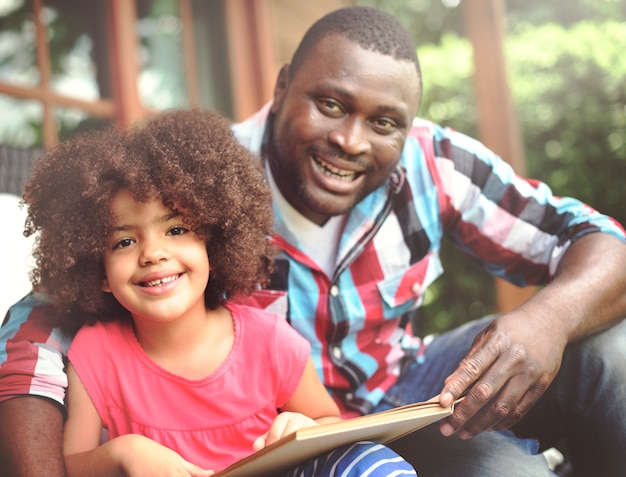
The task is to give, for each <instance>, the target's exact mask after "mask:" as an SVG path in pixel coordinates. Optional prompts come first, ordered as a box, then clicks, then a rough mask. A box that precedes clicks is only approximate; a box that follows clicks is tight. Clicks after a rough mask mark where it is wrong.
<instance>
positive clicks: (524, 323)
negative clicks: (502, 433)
mask: <svg viewBox="0 0 626 477" xmlns="http://www.w3.org/2000/svg"><path fill="white" fill-rule="evenodd" d="M553 326H554V325H553ZM566 344H567V337H566V336H565V335H564V333H563V331H562V330H558V329H552V328H551V327H550V320H548V319H546V317H545V316H537V315H535V316H532V314H531V316H529V314H528V313H523V312H521V311H520V310H516V311H513V312H511V313H508V314H505V315H502V316H500V317H498V318H497V319H496V320H494V321H493V322H492V323H491V324H490V325H489V326H488V327H487V328H485V330H483V331H482V332H481V333H479V334H478V336H477V337H476V339H475V340H474V344H473V346H472V348H471V349H470V351H469V353H468V354H467V356H466V357H465V359H464V360H463V361H462V362H461V363H460V364H459V367H458V368H457V370H456V371H455V372H454V373H452V374H451V375H450V376H449V377H448V378H447V379H446V381H445V385H444V388H443V390H442V392H441V395H440V402H441V404H442V405H443V406H449V405H450V404H451V403H452V402H453V401H454V400H456V399H458V398H459V397H461V396H462V395H463V394H464V393H465V392H466V391H467V395H466V396H465V399H464V400H463V401H462V402H461V403H459V404H458V405H457V406H456V408H455V410H454V413H453V414H452V416H450V417H449V418H448V419H446V421H444V423H443V424H442V425H441V432H442V433H443V434H444V435H446V436H448V435H451V434H453V433H454V432H458V433H459V436H460V437H461V438H464V439H467V438H470V437H472V436H475V435H477V434H479V433H480V432H483V431H485V430H502V429H507V428H509V427H511V426H512V425H513V424H515V423H516V422H517V421H519V420H520V419H521V418H522V417H523V416H524V415H525V414H526V413H527V412H528V411H529V410H530V409H531V408H532V407H533V405H534V404H535V403H536V402H537V400H538V399H539V397H540V396H541V395H542V394H543V393H544V392H545V390H546V389H547V388H548V386H549V385H550V383H551V382H552V380H553V379H554V377H555V376H556V374H557V372H558V370H559V368H560V366H561V359H562V356H563V351H564V349H565V346H566Z"/></svg>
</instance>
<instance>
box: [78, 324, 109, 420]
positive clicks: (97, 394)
mask: <svg viewBox="0 0 626 477" xmlns="http://www.w3.org/2000/svg"><path fill="white" fill-rule="evenodd" d="M105 334H106V332H105V327H104V326H103V324H102V323H97V324H95V325H94V326H83V327H82V328H81V329H80V331H79V332H78V333H77V334H76V337H75V338H74V341H73V342H72V345H71V346H70V349H69V351H68V353H67V357H68V359H69V361H70V362H71V363H72V366H74V368H75V369H76V374H78V377H79V378H80V380H81V382H82V383H83V386H85V389H86V390H87V393H88V394H89V397H90V398H91V401H92V402H93V404H94V406H95V407H96V409H97V411H98V414H100V416H103V415H104V412H103V411H104V407H105V396H104V390H106V389H107V383H106V376H107V372H106V366H107V356H106V354H107V353H106V350H107V349H108V348H109V349H110V348H114V345H112V343H109V345H108V346H105V342H106V336H105Z"/></svg>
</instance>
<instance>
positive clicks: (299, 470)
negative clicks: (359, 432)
mask: <svg viewBox="0 0 626 477" xmlns="http://www.w3.org/2000/svg"><path fill="white" fill-rule="evenodd" d="M408 475H412V476H415V477H416V476H417V473H416V472H415V469H414V468H413V467H412V466H411V465H410V464H409V463H408V462H406V461H405V460H404V459H403V458H402V457H400V456H399V455H398V454H396V453H395V452H394V451H392V450H391V449H389V448H388V447H385V446H383V445H381V444H378V443H375V442H368V441H362V442H357V443H355V444H349V445H346V446H343V447H340V448H338V449H335V450H334V451H332V452H328V453H326V454H323V455H321V456H319V457H316V458H314V459H311V460H310V461H308V462H306V463H304V464H301V465H299V466H298V467H296V468H295V469H293V470H292V471H291V472H289V473H288V474H287V477H399V476H408Z"/></svg>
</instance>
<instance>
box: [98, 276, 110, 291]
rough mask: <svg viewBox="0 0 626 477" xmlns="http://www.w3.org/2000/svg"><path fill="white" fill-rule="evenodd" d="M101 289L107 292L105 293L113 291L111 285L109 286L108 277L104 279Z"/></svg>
mask: <svg viewBox="0 0 626 477" xmlns="http://www.w3.org/2000/svg"><path fill="white" fill-rule="evenodd" d="M100 289H101V290H102V291H103V292H105V293H111V287H110V286H109V280H107V279H106V278H105V279H104V280H102V285H101V286H100Z"/></svg>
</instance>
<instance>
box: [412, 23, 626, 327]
mask: <svg viewBox="0 0 626 477" xmlns="http://www.w3.org/2000/svg"><path fill="white" fill-rule="evenodd" d="M624 45H626V28H624V23H620V22H615V21H603V22H596V23H591V22H579V23H576V24H575V25H573V26H572V27H570V28H565V27H564V26H562V25H558V24H544V25H541V26H538V27H535V26H531V25H529V24H523V23H518V24H517V25H516V28H515V30H514V31H513V32H512V33H510V34H509V35H508V37H507V41H506V55H507V65H508V70H509V81H510V84H511V89H512V94H513V99H514V102H515V104H516V108H517V113H518V118H519V124H520V128H521V134H522V136H523V143H524V148H525V154H526V160H527V169H528V175H529V176H531V177H535V178H538V179H541V180H543V181H545V182H547V183H548V184H550V185H551V186H552V188H553V190H554V192H555V193H556V194H558V195H570V196H574V197H577V198H580V199H581V200H583V201H585V202H587V203H589V204H591V205H592V206H594V207H595V208H597V209H598V210H600V211H601V212H603V213H606V214H608V215H611V216H612V217H614V218H616V219H617V220H618V221H620V222H621V223H622V224H624V223H626V210H625V209H624V208H623V207H622V206H621V204H623V203H626V187H624V186H623V184H622V180H623V178H625V177H626V81H625V80H624V78H626V58H625V57H624V55H623V50H624ZM418 55H419V57H420V61H421V64H422V70H423V74H424V83H425V85H424V89H425V92H424V99H423V102H422V106H421V109H420V115H421V116H423V117H427V118H429V119H432V120H434V121H436V122H438V123H440V124H444V125H448V126H451V127H453V128H455V129H457V130H460V131H463V132H466V133H468V134H470V135H475V131H476V117H477V116H476V107H475V100H474V96H473V80H472V77H471V75H472V59H471V45H470V44H469V42H468V41H467V40H465V39H461V38H459V37H457V36H455V35H452V34H448V35H444V36H443V37H442V42H441V44H440V46H437V47H435V46H425V47H422V48H419V49H418ZM443 261H444V267H445V269H446V273H445V275H444V277H443V278H442V279H440V280H439V281H437V282H436V283H435V284H434V285H433V286H432V287H431V288H432V289H431V290H429V293H428V295H427V297H426V302H425V307H424V308H423V309H422V310H420V312H419V317H420V319H419V323H420V328H419V333H420V334H425V333H429V332H438V331H442V330H445V329H448V328H449V327H450V326H455V325H458V324H461V323H463V322H465V321H467V320H468V319H472V318H476V317H477V316H481V315H482V314H484V313H488V312H493V311H495V298H494V293H493V282H492V280H491V278H490V277H488V276H487V274H486V273H484V272H482V270H480V269H479V268H478V266H477V265H476V264H475V263H473V262H470V261H469V260H468V259H465V258H464V257H462V256H461V255H460V253H459V252H457V251H456V250H453V247H451V246H447V247H446V248H445V250H444V255H443Z"/></svg>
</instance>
